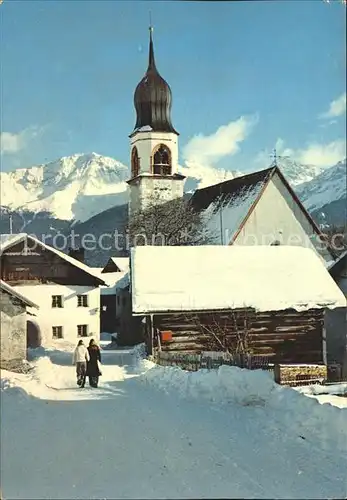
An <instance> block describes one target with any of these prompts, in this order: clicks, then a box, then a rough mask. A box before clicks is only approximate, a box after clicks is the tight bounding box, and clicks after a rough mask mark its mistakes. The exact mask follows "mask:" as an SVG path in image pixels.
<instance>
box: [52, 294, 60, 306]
mask: <svg viewBox="0 0 347 500" xmlns="http://www.w3.org/2000/svg"><path fill="white" fill-rule="evenodd" d="M52 307H63V296H62V295H52Z"/></svg>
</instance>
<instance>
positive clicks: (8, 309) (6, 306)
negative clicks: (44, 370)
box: [0, 291, 27, 368]
mask: <svg viewBox="0 0 347 500" xmlns="http://www.w3.org/2000/svg"><path fill="white" fill-rule="evenodd" d="M0 321H1V335H0V338H1V350H0V353H1V358H0V361H1V366H2V367H3V368H5V367H6V364H8V363H11V362H13V361H17V360H18V361H19V362H20V361H22V360H23V359H26V349H27V345H26V342H27V340H26V308H25V306H24V305H22V304H19V303H18V302H17V301H16V299H14V298H13V297H11V296H10V295H9V294H8V293H5V292H3V291H0Z"/></svg>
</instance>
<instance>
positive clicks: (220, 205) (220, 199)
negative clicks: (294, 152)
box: [190, 166, 321, 244]
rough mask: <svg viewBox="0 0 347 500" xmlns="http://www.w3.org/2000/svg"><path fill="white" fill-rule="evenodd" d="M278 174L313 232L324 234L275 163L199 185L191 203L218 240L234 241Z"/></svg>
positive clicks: (218, 241) (219, 241) (223, 242)
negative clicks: (260, 168) (261, 168)
mask: <svg viewBox="0 0 347 500" xmlns="http://www.w3.org/2000/svg"><path fill="white" fill-rule="evenodd" d="M275 174H277V175H278V176H279V177H280V180H281V181H282V183H283V184H284V186H285V188H286V189H287V190H288V192H289V193H290V196H291V197H292V199H293V200H294V202H295V203H296V205H297V206H299V207H300V210H301V211H302V213H303V214H304V216H305V217H306V219H307V220H308V221H309V223H310V225H311V227H312V230H313V232H314V233H316V234H317V235H320V234H321V231H320V229H319V228H318V226H317V224H316V223H315V222H314V220H313V219H312V217H311V216H310V214H309V213H308V212H307V210H306V209H305V207H304V206H303V204H302V203H301V201H300V200H299V198H298V196H297V195H296V194H295V192H294V190H293V189H292V187H291V186H290V184H289V183H288V181H287V180H286V179H285V177H284V175H283V174H282V172H281V171H280V169H279V168H278V167H277V166H273V167H270V168H267V169H265V170H261V171H258V172H254V173H251V174H247V175H243V176H241V177H236V178H235V179H230V180H228V181H224V182H221V183H219V184H215V185H213V186H208V187H206V188H202V189H198V190H197V191H196V192H195V193H194V194H193V196H192V197H191V199H190V203H191V205H192V207H193V208H194V209H195V210H197V211H199V212H201V213H202V214H203V215H204V217H205V218H206V221H207V222H208V226H209V229H210V230H211V231H212V232H215V233H216V239H217V241H216V243H218V244H221V243H222V244H228V243H233V242H234V241H235V239H236V238H237V236H238V234H239V233H240V231H241V230H242V228H243V226H244V225H245V224H246V222H247V219H248V218H249V217H250V215H251V213H252V212H253V210H254V209H255V207H256V205H257V204H258V202H259V200H260V198H261V196H262V194H263V192H264V191H265V189H266V187H267V186H268V184H269V183H270V181H271V179H272V178H273V177H274V176H275ZM221 209H222V210H221ZM220 212H222V215H221V216H222V218H223V220H222V221H220V218H219V215H220ZM216 216H217V217H216ZM221 224H223V234H224V235H227V237H226V240H227V241H223V236H221V237H220V225H221ZM221 238H222V241H221Z"/></svg>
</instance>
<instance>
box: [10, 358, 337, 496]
mask: <svg viewBox="0 0 347 500" xmlns="http://www.w3.org/2000/svg"><path fill="white" fill-rule="evenodd" d="M38 354H41V355H40V356H39V357H37V358H36V359H35V360H34V361H33V362H32V364H33V366H34V368H33V370H32V371H31V372H30V373H29V374H26V375H23V374H14V373H10V372H6V371H3V372H2V380H1V390H2V393H1V403H2V404H1V488H2V493H3V496H4V498H5V499H8V500H10V499H11V500H12V499H33V498H39V499H51V498H57V499H87V498H88V499H97V498H98V499H114V498H121V499H126V498H144V499H145V498H146V499H147V498H153V499H156V498H197V497H198V498H262V499H264V498H280V499H285V498H287V499H289V498H293V499H294V498H295V499H299V498H300V499H304V498H310V499H311V498H319V499H320V498H339V499H340V498H341V499H343V498H346V495H347V477H346V471H347V454H346V450H347V409H346V408H337V407H335V406H332V405H330V404H320V403H319V402H318V401H317V400H315V399H313V398H311V397H307V396H306V395H304V394H301V393H300V391H298V390H293V389H289V388H283V387H279V386H277V385H276V384H274V383H273V381H272V380H271V378H270V376H269V375H268V374H266V373H264V372H260V371H253V372H250V371H247V370H241V369H239V368H234V367H221V368H220V369H219V370H218V371H210V372H209V371H205V370H201V371H199V372H197V373H186V372H184V371H182V370H180V369H178V368H169V367H165V368H164V367H156V366H155V365H153V364H152V363H150V362H148V361H144V360H138V358H137V355H136V351H129V350H128V351H127V350H123V351H122V352H120V351H118V352H116V351H112V350H104V351H103V352H102V356H103V369H102V372H103V375H102V377H101V379H100V387H99V388H98V389H90V388H88V387H86V388H85V389H79V388H77V387H76V384H75V373H74V367H73V366H71V352H68V351H60V350H59V349H57V348H56V349H48V350H42V352H41V353H40V352H39V353H38ZM120 360H121V361H120ZM120 365H123V366H120ZM336 397H337V396H336ZM341 400H343V398H341Z"/></svg>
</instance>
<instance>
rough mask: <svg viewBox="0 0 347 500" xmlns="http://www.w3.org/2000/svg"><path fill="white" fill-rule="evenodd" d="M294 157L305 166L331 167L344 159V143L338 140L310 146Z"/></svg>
mask: <svg viewBox="0 0 347 500" xmlns="http://www.w3.org/2000/svg"><path fill="white" fill-rule="evenodd" d="M296 156H297V159H298V161H299V162H300V163H303V164H305V165H317V166H318V167H332V166H333V165H336V163H338V162H339V161H341V160H343V159H344V158H346V141H345V139H338V140H336V141H333V142H329V143H328V144H318V143H314V144H310V145H309V146H308V147H307V148H306V149H303V150H300V151H298V152H297V153H296Z"/></svg>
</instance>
